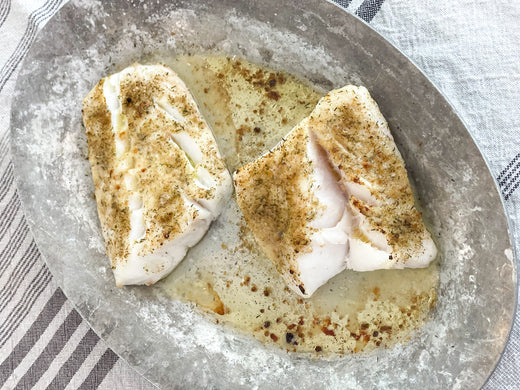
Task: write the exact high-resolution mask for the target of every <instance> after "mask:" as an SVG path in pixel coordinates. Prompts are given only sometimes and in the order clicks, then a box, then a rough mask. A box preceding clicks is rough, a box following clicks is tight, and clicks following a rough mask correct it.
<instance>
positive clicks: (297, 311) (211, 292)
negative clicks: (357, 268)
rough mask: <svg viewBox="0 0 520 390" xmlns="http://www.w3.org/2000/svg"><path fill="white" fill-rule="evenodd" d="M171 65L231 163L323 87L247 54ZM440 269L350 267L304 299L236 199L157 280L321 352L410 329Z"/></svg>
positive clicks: (381, 341) (291, 346) (241, 160)
mask: <svg viewBox="0 0 520 390" xmlns="http://www.w3.org/2000/svg"><path fill="white" fill-rule="evenodd" d="M167 65H168V66H171V67H172V68H173V69H174V70H175V71H176V72H177V73H178V74H179V76H180V77H181V78H182V79H183V80H184V81H185V83H186V85H187V86H188V88H189V89H190V90H191V92H192V94H193V95H194V97H195V100H196V101H197V104H198V105H199V108H200V110H201V112H202V114H203V116H204V117H205V118H206V120H207V121H208V123H209V125H210V127H211V128H212V129H213V132H214V134H215V137H216V139H217V143H218V145H219V148H220V151H221V153H222V155H223V157H224V159H225V161H226V164H227V166H228V168H229V169H230V171H231V172H233V171H234V170H235V169H237V168H238V167H240V166H242V165H243V164H245V163H247V162H249V161H252V160H254V159H256V158H257V157H258V156H260V155H262V154H263V153H265V152H266V151H268V150H269V149H270V148H272V147H273V146H275V145H276V144H277V143H278V142H279V141H280V139H281V138H282V137H283V136H284V135H285V134H287V133H288V132H289V131H290V130H291V129H292V127H293V126H294V125H296V124H297V123H298V122H299V121H300V120H301V119H303V118H304V117H306V116H307V115H308V114H309V113H310V112H311V111H312V109H313V108H314V106H315V105H316V103H317V102H318V100H319V99H320V98H321V96H323V95H324V94H323V93H321V92H320V91H317V90H316V89H314V88H313V87H312V86H311V85H309V84H308V83H306V82H304V81H302V80H299V79H298V78H296V77H294V76H291V75H288V74H285V73H283V72H278V71H275V70H272V69H268V68H265V67H260V66H257V65H254V64H251V63H249V62H247V61H245V60H243V59H238V58H227V57H220V56H185V57H177V58H176V59H174V60H172V61H171V62H169V63H167ZM438 278H439V272H438V265H437V263H436V262H434V263H433V264H432V265H430V266H429V267H428V268H424V269H404V270H381V271H374V272H354V271H349V270H346V271H343V272H342V273H340V274H339V275H337V276H336V277H334V278H333V279H331V280H330V281H329V282H328V283H327V284H325V285H324V286H322V287H321V288H320V289H318V290H317V291H316V293H314V295H313V296H312V297H311V298H310V299H306V300H304V299H302V298H300V297H298V296H297V295H296V294H294V293H293V292H291V291H289V289H288V288H287V287H286V286H285V283H284V282H283V280H282V278H281V276H280V275H279V274H278V273H277V271H276V269H275V267H274V266H273V264H272V263H271V261H270V260H269V259H267V258H266V257H265V256H264V255H263V253H262V252H261V250H260V249H259V248H258V246H257V245H256V243H255V240H254V237H253V236H252V234H251V232H250V231H249V229H248V227H247V225H246V223H245V221H244V218H243V216H242V214H241V212H240V210H239V208H238V205H237V203H236V201H235V200H234V199H232V200H231V201H230V202H229V203H228V205H227V206H226V208H225V210H224V211H223V213H222V215H221V216H220V218H219V219H218V220H217V221H215V222H214V223H213V225H212V227H211V228H210V230H209V231H208V233H207V234H206V236H205V237H204V238H203V240H202V241H201V242H200V243H199V244H198V245H196V246H195V247H193V248H192V249H191V250H190V251H189V252H188V255H187V258H186V259H184V261H183V262H182V263H181V264H180V265H179V266H178V267H177V268H176V269H175V270H174V272H172V273H171V274H170V276H168V277H167V278H166V279H165V280H163V281H161V282H159V283H158V286H159V287H160V288H163V289H164V290H165V291H166V292H167V293H168V294H169V295H170V296H171V297H172V299H180V300H183V301H187V302H193V303H195V304H196V305H197V307H199V308H200V309H202V310H203V311H205V312H207V313H210V315H211V317H212V318H213V319H214V320H215V322H217V323H221V324H225V325H229V326H230V327H231V328H233V329H235V330H237V331H239V332H242V333H245V334H249V335H252V336H253V337H255V338H256V339H258V340H260V341H261V342H264V343H266V344H271V345H276V346H278V347H280V348H282V349H285V350H288V351H292V352H303V353H312V354H316V355H318V356H322V355H337V354H345V353H356V352H361V351H370V350H373V349H375V348H377V347H390V346H392V345H394V344H395V343H396V342H400V341H404V340H406V339H407V338H409V337H410V335H411V333H412V331H413V330H416V329H418V328H420V326H421V325H422V324H423V323H424V321H425V319H426V318H427V315H428V313H429V311H430V310H431V308H432V307H433V305H434V303H435V301H436V298H437V295H436V288H437V284H438Z"/></svg>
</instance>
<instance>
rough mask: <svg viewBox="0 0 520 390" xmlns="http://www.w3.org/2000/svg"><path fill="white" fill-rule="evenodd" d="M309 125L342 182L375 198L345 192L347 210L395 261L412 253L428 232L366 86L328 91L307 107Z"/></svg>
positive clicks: (387, 131) (394, 146)
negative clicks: (388, 249) (369, 199)
mask: <svg viewBox="0 0 520 390" xmlns="http://www.w3.org/2000/svg"><path fill="white" fill-rule="evenodd" d="M309 128H310V130H311V131H312V132H313V133H314V134H315V135H316V137H317V140H318V142H319V143H320V145H321V146H322V147H323V148H324V149H325V150H326V151H327V152H328V155H329V158H330V160H331V162H332V163H333V164H334V165H335V166H336V167H338V169H339V171H340V174H341V177H342V182H343V184H345V183H346V182H352V183H356V184H358V185H362V186H367V188H368V189H369V191H370V193H371V195H372V196H373V197H374V198H375V199H376V200H377V205H374V204H372V205H371V204H368V203H366V202H364V201H363V200H361V199H358V198H356V197H355V196H350V206H351V208H352V210H353V211H354V212H355V213H360V214H362V215H363V216H364V217H366V219H367V222H368V224H369V225H370V227H371V229H372V230H375V231H378V232H380V233H382V234H383V235H384V236H385V238H386V240H387V242H388V244H389V246H390V247H391V248H392V252H393V253H395V254H396V256H397V260H398V261H400V262H403V263H404V262H406V261H407V260H409V259H410V258H411V257H412V256H414V255H416V254H417V249H418V248H421V246H422V240H423V239H425V238H428V237H429V233H428V232H427V231H426V228H425V227H424V224H423V221H422V217H421V213H419V212H418V211H417V209H416V207H415V199H414V196H413V193H412V189H411V187H410V182H409V180H408V175H407V172H406V168H405V165H404V161H403V159H402V157H401V154H400V153H399V151H398V149H397V147H396V145H395V143H394V140H393V137H392V135H391V133H390V130H389V129H388V124H387V122H386V120H385V119H384V117H383V115H382V114H381V112H380V111H379V107H378V106H377V104H376V102H375V101H374V100H373V99H372V98H371V97H370V95H369V93H368V91H367V90H366V88H364V87H353V86H347V87H344V88H342V89H339V90H335V91H332V92H330V93H329V94H328V95H326V96H325V97H324V98H323V99H322V100H321V101H320V102H319V103H318V105H317V107H316V108H315V109H314V111H313V112H312V114H311V116H310V119H309Z"/></svg>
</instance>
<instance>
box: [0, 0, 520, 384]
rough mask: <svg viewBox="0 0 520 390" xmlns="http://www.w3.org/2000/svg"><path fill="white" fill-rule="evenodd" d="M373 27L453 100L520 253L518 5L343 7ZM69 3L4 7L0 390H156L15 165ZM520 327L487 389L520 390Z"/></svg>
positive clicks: (477, 1)
mask: <svg viewBox="0 0 520 390" xmlns="http://www.w3.org/2000/svg"><path fill="white" fill-rule="evenodd" d="M336 3H338V4H339V5H340V6H342V7H344V8H346V9H347V10H348V11H349V12H352V13H354V14H356V15H357V16H359V17H360V18H362V19H364V20H365V21H367V22H369V23H371V25H372V26H373V27H374V28H375V29H376V30H378V31H379V32H380V33H382V34H383V35H384V36H385V37H386V38H388V39H389V40H390V41H392V42H393V43H394V44H395V45H396V46H397V47H399V48H400V49H401V50H402V51H403V52H404V53H405V54H407V55H408V56H409V57H410V58H412V60H414V61H415V62H416V63H417V64H418V65H419V67H420V68H421V69H423V70H424V72H425V73H426V74H427V75H428V76H429V77H430V78H431V79H432V81H433V82H434V83H435V84H436V85H437V86H438V87H439V88H440V89H441V90H442V91H443V92H444V93H445V94H446V96H447V97H448V99H449V100H450V101H451V103H452V104H453V105H454V106H455V108H456V109H457V111H458V112H459V114H460V115H461V117H462V119H463V120H464V121H465V122H466V123H467V125H468V127H469V129H470V131H471V133H472V135H473V136H474V138H475V139H476V141H477V143H478V144H479V146H480V147H481V149H482V151H483V153H484V154H485V156H486V158H487V159H488V161H489V164H490V168H491V171H492V173H493V174H494V175H495V177H496V180H497V183H498V185H499V187H500V189H501V191H502V194H503V196H504V199H505V204H506V208H507V211H508V213H509V216H510V220H511V228H512V232H513V236H514V240H515V246H516V251H517V253H519V252H520V251H519V249H520V189H519V186H520V109H519V107H518V102H520V89H519V88H518V85H520V65H519V64H520V61H519V59H520V24H519V23H518V20H520V3H518V2H511V1H510V0H496V1H494V2H489V1H486V0H461V1H447V2H438V1H434V0H429V1H425V2H421V3H415V6H414V7H410V2H409V1H404V0H386V1H384V0H336ZM63 4H64V1H62V0H25V1H22V0H0V69H1V70H0V386H1V387H2V388H5V389H30V388H36V389H45V388H50V389H77V388H80V389H96V388H100V389H136V390H138V389H151V388H153V386H152V385H150V384H149V383H148V382H147V381H145V380H144V379H142V378H141V377H140V376H139V375H138V374H136V373H135V372H134V371H133V370H132V369H131V368H130V367H128V365H126V363H124V362H123V361H121V360H120V359H118V357H117V356H116V355H115V354H114V353H113V352H112V351H111V350H110V349H109V348H108V347H107V345H106V344H105V343H104V342H103V341H102V340H100V339H99V338H98V337H97V336H96V335H95V334H94V333H93V331H92V330H90V329H89V327H88V325H87V324H86V323H85V322H84V321H82V319H81V317H80V316H79V315H78V313H77V312H76V311H75V310H74V308H73V307H72V305H71V304H70V303H69V302H68V301H67V299H66V297H65V296H64V295H63V293H62V292H61V290H60V288H59V287H58V286H57V284H56V283H55V282H54V280H53V279H52V276H51V275H50V273H49V271H48V270H47V268H46V266H45V265H44V263H43V262H42V260H41V258H40V255H39V252H38V248H37V247H36V245H35V243H34V241H33V239H32V237H31V233H30V232H29V229H28V226H27V223H26V222H25V219H24V216H23V211H22V209H21V205H20V202H19V200H18V198H17V194H16V188H15V183H14V173H13V166H12V163H11V161H10V156H9V153H8V151H9V115H10V103H11V97H12V94H13V90H14V83H15V79H16V74H17V71H18V69H19V65H20V62H21V61H22V60H23V58H24V56H25V54H26V53H27V51H28V49H29V47H30V45H31V43H32V42H33V40H34V38H35V36H36V34H37V33H38V31H39V30H40V29H41V28H42V26H43V25H44V24H45V22H46V21H47V20H49V18H50V17H52V15H53V14H54V13H55V12H57V11H58V10H59V8H60V7H61V6H62V5H63ZM519 366H520V319H519V318H518V316H517V319H516V322H515V326H514V328H513V332H512V335H511V340H510V341H509V344H508V346H507V348H506V352H505V354H504V357H503V359H502V361H501V363H500V365H499V367H498V368H497V370H496V371H495V373H494V374H493V376H492V377H491V379H490V381H489V382H488V384H487V385H486V386H485V387H486V388H489V389H512V388H517V386H518V383H520V374H519V372H518V369H517V368H518V367H519Z"/></svg>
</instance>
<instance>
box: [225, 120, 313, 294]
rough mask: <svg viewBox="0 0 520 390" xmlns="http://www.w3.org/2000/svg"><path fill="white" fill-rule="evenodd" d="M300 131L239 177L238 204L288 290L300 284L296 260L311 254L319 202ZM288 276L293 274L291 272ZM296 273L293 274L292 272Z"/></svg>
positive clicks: (241, 171)
mask: <svg viewBox="0 0 520 390" xmlns="http://www.w3.org/2000/svg"><path fill="white" fill-rule="evenodd" d="M308 137H309V135H308V133H307V131H306V128H305V124H300V125H298V126H297V127H296V128H295V129H293V130H292V131H291V132H290V133H289V135H287V137H286V138H285V140H284V141H283V144H279V145H278V146H276V147H275V148H274V149H273V150H272V151H271V152H270V153H268V154H266V155H264V156H262V157H261V158H259V159H258V160H256V161H255V162H253V163H250V164H247V165H245V166H244V167H242V168H240V169H239V170H238V171H237V172H236V173H235V177H234V178H235V189H236V195H237V201H238V204H239V206H240V208H241V209H242V212H243V214H244V217H245V219H246V222H247V224H248V225H249V227H250V228H251V230H252V231H254V233H255V238H256V240H257V242H258V244H259V245H260V247H261V248H262V250H263V251H264V252H265V253H266V254H267V257H269V258H270V259H271V260H272V261H273V262H274V264H275V266H276V268H277V269H278V271H279V272H280V273H281V274H282V276H284V278H285V279H286V280H288V281H291V280H292V282H290V283H289V284H290V285H292V284H293V283H294V282H296V284H297V285H298V284H300V282H299V275H298V272H297V270H298V266H297V263H296V256H297V255H298V253H301V252H304V251H305V250H308V246H307V244H308V243H309V239H310V238H309V237H310V234H311V233H312V228H310V227H309V222H310V221H312V220H314V218H315V217H316V212H317V209H318V207H319V203H318V199H317V198H316V197H315V194H314V193H313V192H312V191H310V190H302V189H304V188H307V189H309V188H310V187H311V184H312V171H313V164H314V163H313V162H312V161H311V160H309V158H308V156H307V151H306V147H307V143H308ZM288 270H290V271H289V272H288ZM291 271H292V272H291Z"/></svg>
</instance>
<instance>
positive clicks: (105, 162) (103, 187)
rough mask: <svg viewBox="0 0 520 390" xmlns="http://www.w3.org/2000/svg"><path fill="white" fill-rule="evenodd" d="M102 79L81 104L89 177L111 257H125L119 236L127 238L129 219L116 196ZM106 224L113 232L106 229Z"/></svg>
mask: <svg viewBox="0 0 520 390" xmlns="http://www.w3.org/2000/svg"><path fill="white" fill-rule="evenodd" d="M103 84H104V80H101V81H100V82H99V83H98V84H97V85H96V86H95V87H94V89H92V91H91V92H90V93H89V94H88V95H87V97H86V98H85V100H84V101H83V109H82V112H83V121H84V124H85V128H86V134H87V142H88V157H89V160H90V164H91V168H92V178H93V181H94V184H95V194H96V200H97V205H98V214H99V217H100V220H101V222H102V227H103V236H104V238H105V242H106V247H107V251H108V255H109V257H110V258H114V257H116V256H126V255H127V253H128V246H127V243H126V240H120V239H119V237H120V236H121V235H128V231H129V230H130V220H129V217H128V207H127V206H128V204H127V202H126V201H125V200H124V198H122V197H120V196H118V192H119V191H118V190H117V189H116V188H118V187H120V178H118V177H117V176H118V175H120V174H119V173H117V172H116V169H115V140H114V137H115V136H114V133H113V132H112V131H111V127H112V124H111V116H110V112H109V111H108V109H107V106H106V102H105V97H104V96H103ZM104 222H109V223H110V225H111V226H112V229H111V230H112V232H111V231H110V230H109V229H106V228H105V223H104Z"/></svg>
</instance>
